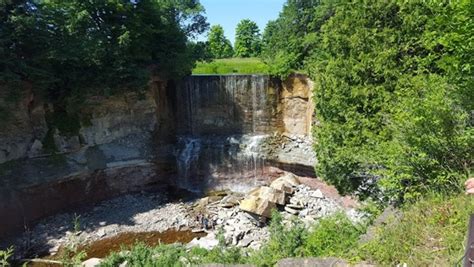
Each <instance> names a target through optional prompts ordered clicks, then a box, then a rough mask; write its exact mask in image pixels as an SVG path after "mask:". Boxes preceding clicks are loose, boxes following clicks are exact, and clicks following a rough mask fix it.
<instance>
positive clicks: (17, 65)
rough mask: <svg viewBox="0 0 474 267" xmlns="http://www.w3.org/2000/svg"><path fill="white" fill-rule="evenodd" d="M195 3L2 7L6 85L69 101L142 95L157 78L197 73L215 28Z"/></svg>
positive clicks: (59, 0) (24, 0) (160, 0)
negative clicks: (201, 41)
mask: <svg viewBox="0 0 474 267" xmlns="http://www.w3.org/2000/svg"><path fill="white" fill-rule="evenodd" d="M202 11H203V7H202V6H201V5H200V4H199V1H196V0H185V1H182V0H137V1H128V0H113V1H103V0H90V1H80V0H44V1H34V0H7V1H2V2H1V3H0V23H1V24H0V27H1V28H0V29H1V32H0V43H1V44H2V45H1V48H0V60H1V61H0V75H1V76H0V81H1V83H3V84H6V83H8V84H9V85H10V86H9V87H10V88H15V87H16V86H18V84H16V85H14V84H12V83H13V82H20V81H27V82H29V83H31V84H32V88H33V89H34V90H37V91H38V92H40V93H42V94H44V95H45V96H46V97H48V98H50V99H53V100H58V101H64V99H66V98H71V97H72V96H75V97H82V96H84V95H86V94H87V93H94V94H110V93H113V92H118V91H126V90H139V89H142V88H144V87H145V85H146V83H147V82H148V80H149V78H150V75H152V74H159V75H162V76H166V77H171V76H176V75H177V76H180V75H185V74H187V73H190V71H191V69H192V67H193V65H194V61H195V53H194V52H195V49H196V45H194V44H192V43H190V41H189V40H190V39H189V38H192V37H194V36H195V35H196V34H200V33H203V32H204V31H205V30H207V28H208V24H207V22H206V19H205V17H203V16H202Z"/></svg>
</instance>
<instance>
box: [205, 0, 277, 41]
mask: <svg viewBox="0 0 474 267" xmlns="http://www.w3.org/2000/svg"><path fill="white" fill-rule="evenodd" d="M200 2H201V4H202V5H203V6H204V8H205V9H206V17H207V21H208V22H209V23H210V24H211V25H214V24H220V25H222V27H224V32H225V35H226V36H227V38H229V40H230V41H231V42H232V43H234V40H235V27H236V26H237V23H239V21H241V20H242V19H250V20H253V21H255V22H256V23H257V24H258V27H259V28H260V32H263V29H264V28H265V25H267V22H268V21H269V20H273V19H276V18H277V17H278V14H279V13H280V11H281V10H282V8H283V4H284V3H285V2H286V1H285V0H201V1H200ZM205 39H207V36H202V37H201V38H199V40H205Z"/></svg>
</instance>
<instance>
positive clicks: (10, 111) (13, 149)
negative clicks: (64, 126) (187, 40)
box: [0, 88, 48, 163]
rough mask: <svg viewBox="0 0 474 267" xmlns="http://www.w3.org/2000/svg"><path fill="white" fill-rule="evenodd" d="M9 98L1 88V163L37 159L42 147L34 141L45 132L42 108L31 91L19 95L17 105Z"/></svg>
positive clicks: (41, 137) (27, 90)
mask: <svg viewBox="0 0 474 267" xmlns="http://www.w3.org/2000/svg"><path fill="white" fill-rule="evenodd" d="M18 90H20V89H18ZM8 98H9V97H8V91H7V90H6V89H4V88H0V107H2V110H0V112H1V113H2V118H1V120H2V121H1V122H0V163H3V162H6V161H9V160H15V159H19V158H23V157H26V156H27V155H28V154H31V155H36V154H37V153H38V148H39V147H41V146H42V144H41V142H39V141H36V140H42V139H43V138H44V136H45V135H46V132H47V130H48V128H47V125H46V120H45V112H44V108H43V105H42V103H41V102H39V101H38V100H37V99H36V98H35V96H34V95H33V93H32V91H31V90H29V89H26V90H23V91H21V92H20V101H18V102H15V101H12V100H8ZM38 142H39V143H38Z"/></svg>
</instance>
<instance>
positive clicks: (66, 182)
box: [0, 75, 315, 236]
mask: <svg viewBox="0 0 474 267" xmlns="http://www.w3.org/2000/svg"><path fill="white" fill-rule="evenodd" d="M311 91H312V83H311V81H309V80H308V79H307V78H306V77H305V76H301V75H295V76H291V77H290V78H288V79H287V80H285V81H280V80H279V79H275V78H272V77H268V76H260V75H227V76H192V77H188V78H186V79H185V80H184V81H181V82H173V81H168V82H164V81H161V80H159V79H157V78H154V79H152V80H151V82H150V88H149V90H148V91H147V92H146V93H145V94H144V95H141V96H140V95H137V94H126V95H119V96H112V97H108V98H105V97H91V98H89V99H88V100H87V101H86V103H85V105H84V108H83V109H82V111H81V115H82V117H84V118H86V119H85V120H81V127H80V129H79V131H78V133H77V134H74V135H72V136H71V135H65V134H64V133H61V132H60V131H58V130H54V131H52V130H51V129H52V125H48V123H47V120H46V116H47V111H48V112H51V111H53V110H54V108H53V107H52V105H51V104H49V103H44V102H43V101H41V100H40V99H39V98H38V97H36V96H34V95H33V94H32V93H31V90H26V91H24V92H23V94H22V95H21V101H19V102H18V103H17V104H11V103H7V102H6V101H5V99H6V94H5V92H4V91H1V90H0V106H1V107H7V108H8V120H5V121H2V122H0V164H1V163H5V162H8V164H2V165H0V199H1V201H0V217H3V216H2V215H3V214H9V217H8V218H9V221H8V222H7V221H3V222H0V236H2V234H5V233H8V231H10V230H12V229H18V228H22V227H23V223H29V222H33V221H35V220H37V219H39V218H41V217H43V216H47V215H50V214H53V213H55V212H58V211H61V210H63V209H65V208H68V207H70V206H73V205H79V204H84V203H93V202H95V201H100V200H103V199H105V198H107V197H110V196H114V195H117V194H121V193H125V192H134V191H137V190H143V189H147V188H154V187H156V186H158V185H166V184H169V183H173V184H175V185H178V186H182V187H185V188H186V187H187V185H189V184H191V185H192V184H195V183H197V184H203V183H204V184H206V186H210V187H218V186H227V185H232V184H233V185H237V186H241V185H242V184H245V179H247V181H252V180H255V179H257V178H258V177H265V176H266V175H267V174H268V169H269V168H271V166H275V165H277V166H281V165H284V166H292V167H295V166H296V169H295V170H298V168H300V167H304V169H305V170H306V173H308V172H311V173H312V166H313V165H314V162H315V155H314V152H313V151H312V149H311V145H312V143H311V134H310V133H311V124H312V123H311V122H312V119H313V112H314V105H313V102H312V96H311ZM0 118H1V117H0ZM48 129H49V131H48ZM48 132H49V133H48ZM49 134H52V139H53V142H54V144H55V146H56V148H57V150H58V151H57V154H56V155H51V154H48V153H47V151H48V150H46V149H45V148H44V146H45V142H44V141H45V140H46V139H47V138H46V139H45V137H47V136H48V135H49ZM58 155H59V156H58ZM308 170H309V171H308ZM48 188H49V189H48ZM71 192H76V193H74V194H72V193H71ZM62 195H64V196H74V197H65V198H64V199H61V197H60V196H62ZM40 203H41V204H40ZM18 205H20V206H21V207H20V206H18ZM12 207H13V208H12ZM42 207H43V208H42ZM46 207H47V208H46ZM15 211H17V213H15Z"/></svg>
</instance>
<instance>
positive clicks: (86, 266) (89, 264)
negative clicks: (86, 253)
mask: <svg viewBox="0 0 474 267" xmlns="http://www.w3.org/2000/svg"><path fill="white" fill-rule="evenodd" d="M101 262H102V259H99V258H90V259H88V260H86V261H84V262H82V267H96V266H99V265H100V263H101Z"/></svg>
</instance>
